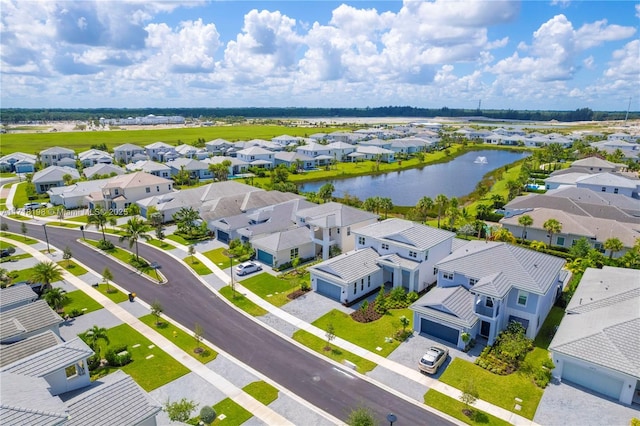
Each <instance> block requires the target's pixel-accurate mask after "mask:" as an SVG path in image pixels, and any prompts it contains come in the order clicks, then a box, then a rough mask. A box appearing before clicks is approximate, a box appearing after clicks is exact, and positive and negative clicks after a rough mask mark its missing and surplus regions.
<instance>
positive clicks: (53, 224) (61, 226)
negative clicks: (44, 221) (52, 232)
mask: <svg viewBox="0 0 640 426" xmlns="http://www.w3.org/2000/svg"><path fill="white" fill-rule="evenodd" d="M48 226H58V227H60V228H76V229H77V228H80V227H81V226H82V225H81V224H79V223H78V224H77V225H76V224H73V223H66V222H50V223H49V225H48Z"/></svg>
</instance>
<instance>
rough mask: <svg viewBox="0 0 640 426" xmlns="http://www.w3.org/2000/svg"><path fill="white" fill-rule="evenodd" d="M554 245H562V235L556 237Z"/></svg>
mask: <svg viewBox="0 0 640 426" xmlns="http://www.w3.org/2000/svg"><path fill="white" fill-rule="evenodd" d="M556 245H558V246H564V237H558V238H557V239H556Z"/></svg>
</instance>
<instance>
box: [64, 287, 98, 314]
mask: <svg viewBox="0 0 640 426" xmlns="http://www.w3.org/2000/svg"><path fill="white" fill-rule="evenodd" d="M62 307H63V308H64V312H65V314H69V313H71V311H73V310H74V309H77V310H79V311H82V312H83V313H85V314H88V313H89V312H93V311H97V310H99V309H102V308H103V306H102V305H101V304H99V303H98V302H96V301H95V300H93V299H92V298H91V297H89V296H87V295H86V294H85V293H84V292H83V291H82V290H75V291H70V292H69V293H67V301H66V302H65V303H64V304H63V305H62Z"/></svg>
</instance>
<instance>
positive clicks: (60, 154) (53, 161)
mask: <svg viewBox="0 0 640 426" xmlns="http://www.w3.org/2000/svg"><path fill="white" fill-rule="evenodd" d="M65 158H67V159H70V160H72V161H73V163H74V164H75V161H76V152H75V151H74V150H72V149H69V148H62V147H59V146H54V147H51V148H48V149H45V150H42V151H40V162H41V163H42V164H43V165H44V166H45V167H49V166H58V165H60V166H64V165H66V164H59V162H60V161H61V160H63V159H65Z"/></svg>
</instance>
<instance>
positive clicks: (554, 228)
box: [542, 219, 562, 247]
mask: <svg viewBox="0 0 640 426" xmlns="http://www.w3.org/2000/svg"><path fill="white" fill-rule="evenodd" d="M542 227H543V228H544V229H545V230H546V231H547V232H548V233H549V247H551V241H552V240H553V235H554V234H557V233H559V232H560V231H562V224H561V223H560V222H558V220H557V219H549V220H547V221H546V222H545V223H544V224H542Z"/></svg>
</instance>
